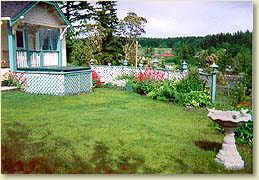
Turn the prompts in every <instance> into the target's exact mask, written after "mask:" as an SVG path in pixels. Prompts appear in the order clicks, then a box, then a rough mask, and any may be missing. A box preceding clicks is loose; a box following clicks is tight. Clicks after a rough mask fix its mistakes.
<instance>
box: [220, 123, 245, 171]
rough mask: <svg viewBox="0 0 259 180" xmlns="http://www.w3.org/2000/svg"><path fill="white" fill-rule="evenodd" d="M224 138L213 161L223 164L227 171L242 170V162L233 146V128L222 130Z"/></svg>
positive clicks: (234, 145)
mask: <svg viewBox="0 0 259 180" xmlns="http://www.w3.org/2000/svg"><path fill="white" fill-rule="evenodd" d="M224 129H225V137H224V142H223V144H222V149H221V150H219V153H218V154H217V156H216V158H215V161H216V162H218V163H220V164H223V165H224V166H225V167H226V168H227V169H230V170H238V169H242V168H244V161H243V160H242V158H241V156H240V154H239V152H238V151H237V148H236V144H235V137H234V136H235V133H234V130H233V128H230V127H228V128H226V127H225V128H224Z"/></svg>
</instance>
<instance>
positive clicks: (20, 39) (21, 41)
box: [16, 30, 24, 48]
mask: <svg viewBox="0 0 259 180" xmlns="http://www.w3.org/2000/svg"><path fill="white" fill-rule="evenodd" d="M16 44H17V48H24V36H23V31H18V30H17V31H16Z"/></svg>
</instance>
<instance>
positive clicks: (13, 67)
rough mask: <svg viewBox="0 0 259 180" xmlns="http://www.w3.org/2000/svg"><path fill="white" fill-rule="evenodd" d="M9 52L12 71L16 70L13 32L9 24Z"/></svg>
mask: <svg viewBox="0 0 259 180" xmlns="http://www.w3.org/2000/svg"><path fill="white" fill-rule="evenodd" d="M7 26H8V50H9V64H10V68H11V70H12V71H14V70H15V61H14V48H15V47H14V44H13V42H14V41H13V34H12V33H13V32H12V26H10V24H9V23H8V25H7Z"/></svg>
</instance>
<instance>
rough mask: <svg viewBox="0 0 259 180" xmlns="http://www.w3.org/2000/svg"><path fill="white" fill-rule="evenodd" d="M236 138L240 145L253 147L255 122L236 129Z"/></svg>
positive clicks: (249, 122)
mask: <svg viewBox="0 0 259 180" xmlns="http://www.w3.org/2000/svg"><path fill="white" fill-rule="evenodd" d="M235 138H236V141H237V143H239V144H248V145H253V121H248V122H246V123H244V124H242V125H241V126H240V127H238V128H236V129H235Z"/></svg>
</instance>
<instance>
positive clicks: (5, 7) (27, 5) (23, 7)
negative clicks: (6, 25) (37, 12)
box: [1, 1, 71, 26]
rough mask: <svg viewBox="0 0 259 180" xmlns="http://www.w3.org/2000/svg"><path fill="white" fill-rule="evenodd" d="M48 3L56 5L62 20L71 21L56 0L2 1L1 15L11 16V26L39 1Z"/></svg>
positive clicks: (68, 23) (67, 22)
mask: <svg viewBox="0 0 259 180" xmlns="http://www.w3.org/2000/svg"><path fill="white" fill-rule="evenodd" d="M40 2H43V3H47V4H49V5H50V6H52V7H54V8H55V9H56V11H57V12H58V14H59V16H60V17H61V18H62V20H63V21H64V22H65V23H66V24H67V25H71V23H70V22H69V21H68V20H67V18H66V17H65V15H64V13H63V12H62V10H61V9H60V7H59V6H58V4H57V3H56V2H55V1H1V17H9V18H10V20H11V26H12V25H14V24H15V23H16V22H17V21H18V19H19V18H20V17H21V16H24V15H25V14H27V13H28V12H29V11H30V10H31V9H32V8H33V7H34V6H36V5H37V4H38V3H40Z"/></svg>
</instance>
